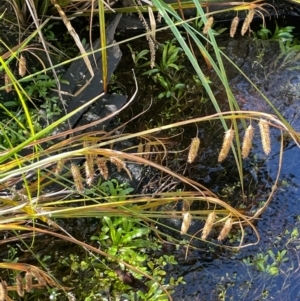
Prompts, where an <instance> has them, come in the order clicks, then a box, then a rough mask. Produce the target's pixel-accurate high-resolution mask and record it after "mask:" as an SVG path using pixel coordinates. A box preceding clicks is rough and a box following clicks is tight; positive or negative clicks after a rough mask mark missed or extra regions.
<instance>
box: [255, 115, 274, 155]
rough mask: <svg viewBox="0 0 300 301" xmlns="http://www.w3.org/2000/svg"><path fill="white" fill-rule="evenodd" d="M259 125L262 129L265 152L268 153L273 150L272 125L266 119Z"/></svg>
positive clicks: (261, 134)
mask: <svg viewBox="0 0 300 301" xmlns="http://www.w3.org/2000/svg"><path fill="white" fill-rule="evenodd" d="M258 125H259V130H260V136H261V143H262V147H263V150H264V152H265V154H266V155H268V154H269V153H270V151H271V136H270V127H269V124H268V122H267V121H266V120H264V119H261V120H260V122H259V123H258Z"/></svg>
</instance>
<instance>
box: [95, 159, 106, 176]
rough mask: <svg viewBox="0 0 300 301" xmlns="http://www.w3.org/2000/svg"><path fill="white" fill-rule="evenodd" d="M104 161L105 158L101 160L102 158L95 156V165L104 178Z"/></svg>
mask: <svg viewBox="0 0 300 301" xmlns="http://www.w3.org/2000/svg"><path fill="white" fill-rule="evenodd" d="M106 162H107V160H106V159H105V160H103V158H97V160H96V164H97V167H98V169H99V172H100V174H101V175H102V177H103V179H104V180H107V179H108V168H107V164H106Z"/></svg>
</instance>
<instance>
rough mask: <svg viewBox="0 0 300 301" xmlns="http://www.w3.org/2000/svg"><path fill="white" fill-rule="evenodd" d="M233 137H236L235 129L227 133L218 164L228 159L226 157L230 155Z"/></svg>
mask: <svg viewBox="0 0 300 301" xmlns="http://www.w3.org/2000/svg"><path fill="white" fill-rule="evenodd" d="M233 136H234V130H233V129H229V130H228V131H226V132H225V136H224V140H223V144H222V148H221V150H220V153H219V157H218V162H222V161H223V160H225V159H226V157H227V155H228V153H229V150H230V146H231V143H232V140H233Z"/></svg>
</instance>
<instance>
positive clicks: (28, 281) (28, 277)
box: [25, 272, 32, 293]
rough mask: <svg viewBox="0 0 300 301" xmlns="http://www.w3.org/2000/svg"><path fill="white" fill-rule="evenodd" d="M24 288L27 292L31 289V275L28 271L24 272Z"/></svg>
mask: <svg viewBox="0 0 300 301" xmlns="http://www.w3.org/2000/svg"><path fill="white" fill-rule="evenodd" d="M25 290H26V292H27V293H29V292H30V291H31V290H32V275H31V273H30V272H27V273H26V274H25Z"/></svg>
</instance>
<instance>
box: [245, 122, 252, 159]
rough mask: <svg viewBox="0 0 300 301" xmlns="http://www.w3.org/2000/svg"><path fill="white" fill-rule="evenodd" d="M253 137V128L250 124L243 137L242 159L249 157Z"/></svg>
mask: <svg viewBox="0 0 300 301" xmlns="http://www.w3.org/2000/svg"><path fill="white" fill-rule="evenodd" d="M253 135H254V127H253V126H252V125H251V124H250V125H249V126H248V127H247V129H246V131H245V135H244V140H243V145H242V157H243V159H245V158H247V157H248V156H249V153H250V150H251V147H252V140H253Z"/></svg>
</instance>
